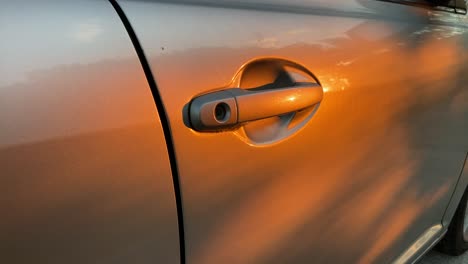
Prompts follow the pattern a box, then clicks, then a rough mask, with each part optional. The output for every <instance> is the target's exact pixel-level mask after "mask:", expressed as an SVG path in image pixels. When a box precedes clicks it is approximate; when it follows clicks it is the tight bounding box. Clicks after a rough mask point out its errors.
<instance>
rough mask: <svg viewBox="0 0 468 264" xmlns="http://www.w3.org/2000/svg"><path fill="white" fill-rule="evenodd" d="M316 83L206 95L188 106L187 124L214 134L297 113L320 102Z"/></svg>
mask: <svg viewBox="0 0 468 264" xmlns="http://www.w3.org/2000/svg"><path fill="white" fill-rule="evenodd" d="M322 94H323V93H322V88H321V87H320V85H318V84H317V83H295V85H293V86H291V87H285V88H275V89H253V90H244V89H240V88H231V89H227V90H222V91H218V92H213V93H209V94H205V95H202V96H199V97H197V98H195V99H194V100H193V101H192V102H191V103H190V109H189V113H190V123H191V124H192V127H193V128H194V129H195V130H198V131H216V130H222V129H228V128H233V127H236V126H237V125H239V124H241V123H245V122H249V121H255V120H259V119H264V118H268V117H273V116H280V115H284V114H288V113H292V112H296V111H300V110H303V109H306V108H309V107H312V106H314V105H316V104H318V103H319V102H320V101H321V100H322Z"/></svg>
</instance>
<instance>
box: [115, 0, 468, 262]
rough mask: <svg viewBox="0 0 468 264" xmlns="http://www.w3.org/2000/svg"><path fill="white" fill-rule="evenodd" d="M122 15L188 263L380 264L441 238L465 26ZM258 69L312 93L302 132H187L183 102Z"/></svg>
mask: <svg viewBox="0 0 468 264" xmlns="http://www.w3.org/2000/svg"><path fill="white" fill-rule="evenodd" d="M118 2H119V3H120V4H121V6H122V8H123V10H124V12H125V13H126V15H127V16H128V18H129V20H130V23H131V25H132V26H133V28H134V30H135V31H136V35H137V37H138V39H139V40H140V42H141V45H142V47H143V49H144V51H145V54H146V56H147V58H148V60H149V62H150V66H151V68H152V71H153V73H154V75H155V78H156V82H157V85H158V87H159V90H160V93H161V95H162V99H163V102H164V104H165V107H166V109H167V112H168V115H169V121H170V126H171V131H172V133H173V138H174V146H175V152H176V156H177V162H178V164H179V166H180V167H179V169H180V175H179V177H180V186H181V194H182V199H183V210H184V224H185V243H186V254H187V262H189V263H308V262H311V261H312V262H314V263H389V262H391V261H392V260H396V259H397V257H398V256H400V255H401V254H402V253H403V252H404V251H405V250H406V249H408V248H409V247H410V246H411V245H413V243H414V242H415V241H418V239H419V238H420V237H421V236H423V234H425V232H426V231H427V230H430V229H431V228H433V227H434V226H437V225H440V224H441V222H442V219H443V216H444V213H445V209H446V208H447V205H448V204H449V201H450V199H451V196H452V193H453V192H454V190H455V187H456V183H457V181H458V178H459V175H460V171H461V169H462V166H463V161H464V159H465V156H466V152H467V150H468V138H467V137H466V135H467V134H468V100H467V97H468V94H467V93H468V92H467V91H468V89H467V87H466V86H467V77H466V72H468V69H467V64H466V61H467V53H466V52H465V51H466V48H467V45H468V32H467V26H468V20H467V19H466V17H465V16H462V15H456V14H453V13H450V12H441V11H437V10H431V9H427V8H421V7H416V6H410V5H400V4H396V3H389V2H384V1H366V0H360V1H324V0H314V1H289V2H285V1H243V2H239V1H172V2H171V3H173V4H171V3H160V2H157V1H118ZM166 2H168V1H166ZM264 57H269V58H271V57H273V58H274V57H278V58H285V59H288V60H292V61H295V62H298V63H300V64H302V65H304V66H306V67H307V68H308V69H309V70H310V71H312V72H313V73H314V74H315V75H316V76H317V77H318V79H319V80H320V82H321V84H322V87H323V89H324V99H323V101H322V103H321V105H320V108H319V109H318V110H317V113H316V114H315V116H314V117H313V118H312V119H311V120H310V121H309V122H308V123H307V125H306V126H304V127H303V128H302V129H301V130H299V131H298V132H297V133H295V134H294V135H293V136H291V137H289V138H287V139H286V140H281V141H278V142H276V143H274V144H270V145H266V146H265V145H258V144H256V142H255V141H252V140H251V138H249V136H248V135H247V136H246V133H245V131H242V128H240V129H239V130H235V131H227V132H221V133H200V132H196V131H194V130H191V129H190V128H189V127H188V126H187V125H186V124H185V123H184V120H183V109H184V106H185V105H186V104H187V103H189V102H190V100H192V99H193V98H195V97H196V96H198V95H200V94H203V93H206V92H209V91H214V90H217V89H224V88H229V84H230V83H231V79H232V78H233V76H234V74H235V73H236V72H237V71H238V70H239V68H240V67H241V66H242V65H244V64H245V63H246V62H248V61H250V60H252V59H256V58H264ZM263 128H271V126H270V127H269V124H260V125H259V126H258V127H257V129H259V130H260V131H258V130H257V131H254V132H258V133H259V134H262V133H267V132H268V133H271V130H269V131H266V130H264V131H266V132H262V129H263ZM254 130H255V128H254ZM273 132H274V128H273ZM461 182H464V181H461ZM444 224H446V223H445V222H444ZM444 228H446V227H444ZM437 238H438V237H434V238H433V239H437ZM429 242H431V241H430V240H429Z"/></svg>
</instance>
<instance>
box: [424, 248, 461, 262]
mask: <svg viewBox="0 0 468 264" xmlns="http://www.w3.org/2000/svg"><path fill="white" fill-rule="evenodd" d="M418 264H468V252H467V253H465V254H463V255H461V256H458V257H453V256H447V255H444V254H442V253H440V252H437V251H435V250H431V251H430V252H429V253H427V254H426V256H424V257H423V258H422V259H421V260H420V261H419V262H418Z"/></svg>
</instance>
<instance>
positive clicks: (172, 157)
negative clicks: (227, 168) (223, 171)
mask: <svg viewBox="0 0 468 264" xmlns="http://www.w3.org/2000/svg"><path fill="white" fill-rule="evenodd" d="M109 2H110V3H111V5H112V6H113V7H114V9H115V11H116V12H117V14H118V16H119V17H120V20H121V21H122V23H123V25H124V27H125V29H126V30H127V33H128V36H129V37H130V40H131V41H132V44H133V46H134V48H135V51H136V53H137V55H138V58H139V59H140V63H141V67H142V68H143V71H144V73H145V76H146V80H147V82H148V85H149V86H150V89H151V93H152V94H153V98H154V102H155V104H156V108H157V110H158V114H159V118H160V120H161V126H162V129H163V133H164V139H165V143H166V149H167V153H168V155H169V163H170V167H171V174H172V181H173V187H174V195H175V200H176V208H177V223H178V228H179V251H180V263H182V264H185V233H184V221H183V220H184V217H183V210H182V194H181V191H180V180H179V170H178V167H177V159H176V154H175V148H174V143H173V138H172V133H171V127H170V123H169V116H168V114H167V111H166V109H165V108H164V104H163V101H162V98H161V94H160V93H159V90H158V86H157V85H156V81H155V79H154V76H153V73H152V71H151V67H150V65H149V63H148V60H147V59H146V56H145V53H144V51H143V48H142V46H141V44H140V42H139V40H138V37H137V35H136V33H135V31H134V30H133V28H132V26H131V24H130V21H129V20H128V18H127V16H126V15H125V12H124V11H123V10H122V8H121V7H120V5H119V4H118V3H117V2H116V1H115V0H109Z"/></svg>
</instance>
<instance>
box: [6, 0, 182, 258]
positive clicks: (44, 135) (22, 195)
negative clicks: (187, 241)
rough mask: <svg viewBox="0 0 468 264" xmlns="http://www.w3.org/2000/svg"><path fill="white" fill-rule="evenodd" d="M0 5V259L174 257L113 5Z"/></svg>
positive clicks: (149, 120)
mask: <svg viewBox="0 0 468 264" xmlns="http://www.w3.org/2000/svg"><path fill="white" fill-rule="evenodd" d="M0 5H1V7H0V36H1V41H0V192H1V195H0V197H1V198H0V216H1V217H0V234H1V235H0V262H1V263H47V264H51V263H112V264H115V263H178V262H179V244H178V230H177V215H176V205H175V199H174V189H173V186H172V176H171V171H170V166H169V159H168V156H167V150H166V146H165V143H164V136H163V132H162V128H161V124H160V120H159V117H158V113H157V110H156V107H155V105H154V100H153V97H152V94H151V92H150V89H149V86H148V83H147V82H146V79H145V76H144V73H143V71H142V69H141V65H140V62H139V60H138V58H137V56H136V53H135V51H134V48H133V46H132V44H131V41H130V39H129V37H128V35H127V32H126V31H125V28H124V27H123V25H122V23H121V21H120V19H119V17H118V16H117V14H116V13H115V11H114V9H113V7H112V6H111V5H110V4H109V3H108V2H106V1H86V0H85V1H28V2H26V1H8V2H5V1H2V3H1V4H0Z"/></svg>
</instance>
